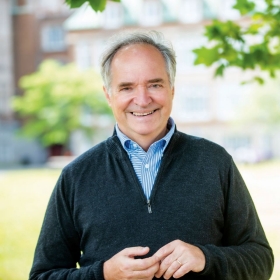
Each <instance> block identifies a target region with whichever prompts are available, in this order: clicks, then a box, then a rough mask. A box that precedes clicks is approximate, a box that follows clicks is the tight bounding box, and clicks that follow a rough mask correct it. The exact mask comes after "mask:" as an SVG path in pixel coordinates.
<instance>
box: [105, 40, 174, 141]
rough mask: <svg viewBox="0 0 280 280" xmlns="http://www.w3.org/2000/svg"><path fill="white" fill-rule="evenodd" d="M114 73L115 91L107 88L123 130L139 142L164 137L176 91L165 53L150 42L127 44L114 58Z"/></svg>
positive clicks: (113, 87)
mask: <svg viewBox="0 0 280 280" xmlns="http://www.w3.org/2000/svg"><path fill="white" fill-rule="evenodd" d="M111 77H112V80H111V92H110V94H108V90H107V89H105V88H104V91H105V95H106V98H107V100H108V103H109V105H110V106H111V108H112V110H113V113H114V116H115V119H116V121H117V123H118V126H119V128H120V130H121V131H122V132H123V133H124V134H125V135H127V136H128V137H129V138H130V139H132V140H133V141H135V142H143V141H144V142H147V143H150V144H151V143H153V142H154V141H156V140H158V139H160V138H162V137H163V136H164V135H165V133H166V125H167V121H168V118H169V116H170V113H171V109H172V101H173V95H174V89H173V88H171V87H170V83H169V79H168V74H167V72H166V66H165V61H164V58H163V56H162V54H161V53H160V52H159V51H158V50H157V49H156V48H155V47H154V46H151V45H147V44H135V45H129V46H126V47H123V48H122V49H120V50H119V51H118V52H117V53H116V54H115V56H114V58H113V61H112V64H111Z"/></svg>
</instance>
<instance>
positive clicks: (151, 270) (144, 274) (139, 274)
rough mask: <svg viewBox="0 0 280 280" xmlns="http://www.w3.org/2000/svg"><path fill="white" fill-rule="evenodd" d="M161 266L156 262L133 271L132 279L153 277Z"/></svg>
mask: <svg viewBox="0 0 280 280" xmlns="http://www.w3.org/2000/svg"><path fill="white" fill-rule="evenodd" d="M158 268H159V263H156V264H154V265H152V266H150V267H148V268H146V269H145V270H140V271H133V274H132V279H153V278H154V275H155V273H156V272H157V270H158Z"/></svg>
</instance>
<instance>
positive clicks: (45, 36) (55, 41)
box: [42, 25, 66, 52]
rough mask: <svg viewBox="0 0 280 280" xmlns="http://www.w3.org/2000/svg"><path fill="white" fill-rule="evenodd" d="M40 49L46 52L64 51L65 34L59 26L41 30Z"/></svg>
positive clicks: (46, 27)
mask: <svg viewBox="0 0 280 280" xmlns="http://www.w3.org/2000/svg"><path fill="white" fill-rule="evenodd" d="M42 49H43V50H44V51H46V52H57V51H64V50H65V49H66V44H65V32H64V30H63V28H62V26H60V25H52V26H45V27H44V28H43V29H42Z"/></svg>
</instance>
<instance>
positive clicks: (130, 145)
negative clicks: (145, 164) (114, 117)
mask: <svg viewBox="0 0 280 280" xmlns="http://www.w3.org/2000/svg"><path fill="white" fill-rule="evenodd" d="M115 128H116V133H117V136H118V138H119V140H120V141H121V144H122V146H123V148H124V149H125V150H126V151H127V152H129V151H131V150H133V149H137V148H138V147H140V146H139V145H138V144H137V143H136V142H134V141H133V140H131V139H130V138H129V137H127V136H126V135H125V134H123V133H122V132H121V131H120V129H119V127H118V124H116V126H115ZM167 128H168V129H169V131H168V133H166V135H165V136H164V137H163V138H161V139H159V140H157V141H156V142H154V143H153V144H152V145H151V146H157V145H161V149H162V152H163V151H164V150H165V149H166V147H167V145H168V143H169V141H170V139H171V137H172V136H173V134H174V131H175V122H174V120H173V119H172V118H171V117H169V119H168V122H167ZM140 148H141V147H140Z"/></svg>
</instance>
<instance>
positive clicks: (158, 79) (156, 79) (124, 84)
mask: <svg viewBox="0 0 280 280" xmlns="http://www.w3.org/2000/svg"><path fill="white" fill-rule="evenodd" d="M147 83H148V84H153V83H162V84H164V80H163V79H162V78H155V79H151V80H148V81H147ZM133 85H134V83H131V82H122V83H120V84H119V85H118V87H119V88H122V87H129V86H133Z"/></svg>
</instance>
